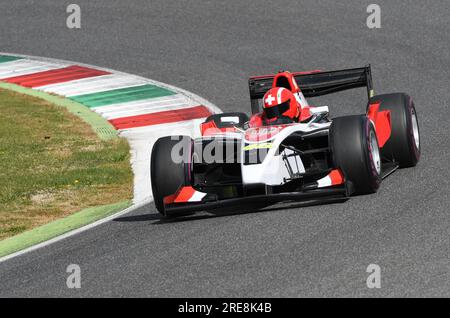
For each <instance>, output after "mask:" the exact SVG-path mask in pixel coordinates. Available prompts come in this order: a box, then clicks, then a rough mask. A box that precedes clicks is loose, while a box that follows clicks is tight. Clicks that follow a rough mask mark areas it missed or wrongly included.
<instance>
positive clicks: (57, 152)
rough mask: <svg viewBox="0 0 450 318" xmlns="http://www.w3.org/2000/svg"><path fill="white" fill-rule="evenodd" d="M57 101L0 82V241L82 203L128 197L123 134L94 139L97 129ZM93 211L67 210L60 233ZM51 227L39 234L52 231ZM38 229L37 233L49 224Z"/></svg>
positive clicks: (83, 205) (103, 202)
mask: <svg viewBox="0 0 450 318" xmlns="http://www.w3.org/2000/svg"><path fill="white" fill-rule="evenodd" d="M51 98H58V99H60V98H59V97H55V96H51ZM60 106H61V105H60ZM60 106H56V105H55V104H54V103H51V102H49V101H48V100H43V99H41V98H36V97H31V96H24V95H22V94H19V93H17V92H13V91H9V90H5V89H1V88H0V171H1V173H0V240H1V239H5V238H8V237H11V236H14V235H17V234H20V233H22V232H25V231H28V230H30V229H32V228H35V227H38V226H41V225H44V224H48V223H50V222H52V221H54V220H57V219H60V218H63V217H66V216H69V215H71V214H73V213H75V212H77V211H81V210H84V209H86V208H90V207H97V206H105V205H106V206H109V209H110V210H111V209H113V208H112V206H111V204H114V203H117V202H129V201H128V200H130V199H131V197H132V181H133V180H132V179H133V176H132V171H131V167H130V163H129V162H130V158H129V156H130V151H129V145H128V143H127V141H126V140H124V139H122V138H109V139H106V138H99V135H98V134H97V131H95V128H93V127H92V126H91V125H89V124H87V123H86V121H85V120H82V119H80V118H79V117H77V116H76V115H75V114H74V112H73V111H70V110H68V109H67V108H64V107H60ZM88 111H89V110H88ZM96 120H98V119H96ZM107 209H108V208H107ZM110 210H108V211H106V212H105V210H104V209H100V210H98V211H100V212H99V213H100V214H102V213H103V215H104V214H105V213H106V214H107V213H108V212H110ZM98 211H97V210H96V212H95V213H93V212H92V211H91V212H89V211H88V212H89V213H86V212H85V213H81V214H74V215H72V216H71V218H72V219H69V221H70V220H72V221H73V220H76V222H69V223H70V226H68V227H67V228H64V227H63V228H62V229H61V231H62V233H63V232H65V231H67V230H70V229H73V228H75V227H76V226H78V225H80V224H81V225H84V224H87V223H89V222H90V221H92V220H95V218H96V217H94V218H91V217H90V216H89V217H88V215H91V216H92V215H97V214H96V213H97V212H98ZM84 218H85V219H84ZM83 219H84V220H83ZM60 221H64V220H60ZM60 221H58V222H60ZM85 221H86V222H87V223H85ZM51 224H53V223H51ZM58 224H60V223H56V225H58ZM63 224H66V223H63ZM48 225H49V226H50V224H48ZM66 225H67V224H66ZM55 228H57V226H56V227H50V229H52V230H51V231H50V230H48V229H49V228H47V230H48V231H49V234H50V236H49V237H47V236H46V235H41V234H39V239H38V241H41V238H43V237H46V239H48V238H50V237H53V236H55V233H56V232H58V231H56V230H54V229H55ZM42 229H43V230H39V231H38V233H43V232H42V231H44V232H45V231H47V230H46V228H45V227H44V228H42ZM61 231H59V232H61ZM27 233H29V232H27ZM35 233H36V232H35ZM59 234H61V233H59ZM26 241H27V242H29V241H30V240H29V239H27V240H26ZM3 242H4V241H2V242H0V250H3V249H2V248H1V246H3ZM0 254H1V253H0Z"/></svg>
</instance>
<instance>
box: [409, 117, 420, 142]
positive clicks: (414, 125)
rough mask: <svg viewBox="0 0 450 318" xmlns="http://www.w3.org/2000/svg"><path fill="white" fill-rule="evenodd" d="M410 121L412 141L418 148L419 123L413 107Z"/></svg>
mask: <svg viewBox="0 0 450 318" xmlns="http://www.w3.org/2000/svg"><path fill="white" fill-rule="evenodd" d="M411 122H412V129H413V136H414V142H415V143H416V148H417V149H420V136H419V123H418V121H417V115H416V111H415V110H414V109H413V108H412V109H411Z"/></svg>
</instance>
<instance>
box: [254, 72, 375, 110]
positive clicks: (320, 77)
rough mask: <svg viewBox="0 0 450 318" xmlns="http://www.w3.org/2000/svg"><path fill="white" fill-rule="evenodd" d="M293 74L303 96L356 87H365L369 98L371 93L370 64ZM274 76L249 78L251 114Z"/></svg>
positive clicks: (270, 84) (257, 108) (256, 108)
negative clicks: (359, 66) (344, 68)
mask: <svg viewBox="0 0 450 318" xmlns="http://www.w3.org/2000/svg"><path fill="white" fill-rule="evenodd" d="M293 75H294V77H295V80H296V81H297V84H298V86H299V87H300V89H301V91H302V93H303V95H304V96H305V97H316V96H322V95H327V94H331V93H336V92H339V91H344V90H348V89H352V88H358V87H366V88H367V97H368V98H369V99H370V97H372V95H373V87H372V71H371V68H370V65H367V66H365V67H361V68H352V69H346V70H338V71H328V72H322V71H312V72H297V73H293ZM274 76H275V75H264V76H255V77H251V78H250V79H249V81H248V85H249V89H250V100H251V103H252V113H253V114H254V113H257V112H259V111H260V100H261V99H262V98H263V97H264V94H265V93H266V92H267V91H268V90H269V89H270V88H271V87H272V82H273V78H274Z"/></svg>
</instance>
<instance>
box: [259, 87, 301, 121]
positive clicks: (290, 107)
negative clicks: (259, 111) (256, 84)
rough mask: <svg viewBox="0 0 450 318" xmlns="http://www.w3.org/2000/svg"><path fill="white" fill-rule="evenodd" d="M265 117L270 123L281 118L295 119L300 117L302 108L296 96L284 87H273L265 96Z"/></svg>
mask: <svg viewBox="0 0 450 318" xmlns="http://www.w3.org/2000/svg"><path fill="white" fill-rule="evenodd" d="M263 101H264V115H265V117H266V119H267V120H268V121H273V120H276V119H278V118H280V117H283V116H284V117H288V118H290V119H295V118H297V117H298V116H299V112H300V107H299V105H298V102H297V100H296V98H295V96H294V94H293V93H292V92H291V91H290V90H288V89H286V88H283V87H273V88H271V89H270V90H268V91H267V93H266V94H265V95H264V100H263Z"/></svg>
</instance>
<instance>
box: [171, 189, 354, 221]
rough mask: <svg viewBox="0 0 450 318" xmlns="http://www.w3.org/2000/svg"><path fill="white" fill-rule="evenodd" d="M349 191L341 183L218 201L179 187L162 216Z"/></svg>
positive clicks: (332, 195)
mask: <svg viewBox="0 0 450 318" xmlns="http://www.w3.org/2000/svg"><path fill="white" fill-rule="evenodd" d="M353 192H354V189H353V186H352V183H351V182H348V181H345V182H344V183H342V184H340V185H337V186H333V187H328V188H316V189H311V190H303V191H301V192H283V193H272V194H270V193H269V194H262V195H261V194H259V195H248V196H240V197H234V198H228V199H218V197H217V196H216V195H214V194H207V193H203V192H200V191H197V190H195V189H194V188H192V187H182V188H181V189H180V190H178V192H177V193H175V194H174V195H171V196H168V197H166V198H165V199H164V214H165V215H166V216H171V215H176V214H179V213H187V212H198V211H205V210H214V209H219V208H229V207H235V206H242V205H244V204H252V203H255V204H258V205H260V204H265V205H267V206H269V205H272V204H276V203H291V202H301V201H309V200H315V199H322V198H347V197H349V196H350V195H351V194H352V193H353Z"/></svg>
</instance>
